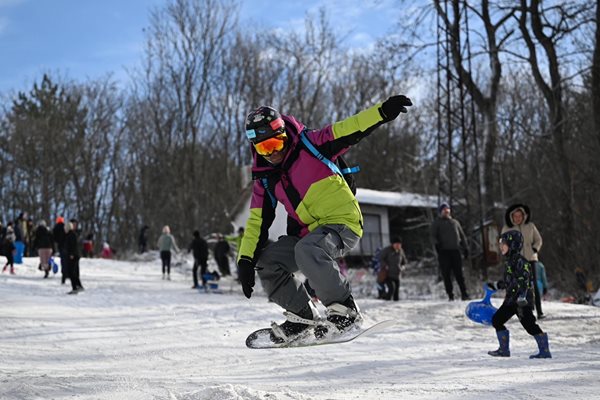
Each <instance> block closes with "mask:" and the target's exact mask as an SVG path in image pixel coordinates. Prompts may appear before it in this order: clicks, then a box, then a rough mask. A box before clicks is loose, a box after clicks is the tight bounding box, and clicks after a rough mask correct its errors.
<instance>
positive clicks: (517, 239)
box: [500, 230, 523, 253]
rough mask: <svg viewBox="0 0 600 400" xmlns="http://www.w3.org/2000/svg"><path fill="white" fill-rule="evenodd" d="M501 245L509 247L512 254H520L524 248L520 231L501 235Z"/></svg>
mask: <svg viewBox="0 0 600 400" xmlns="http://www.w3.org/2000/svg"><path fill="white" fill-rule="evenodd" d="M500 243H504V244H506V245H507V246H508V248H509V252H510V253H519V252H520V251H521V249H522V248H523V235H522V234H521V232H519V231H515V230H512V231H507V232H504V233H503V234H502V235H500Z"/></svg>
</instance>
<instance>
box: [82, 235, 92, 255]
mask: <svg viewBox="0 0 600 400" xmlns="http://www.w3.org/2000/svg"><path fill="white" fill-rule="evenodd" d="M83 256H84V257H87V258H93V257H94V234H93V233H88V234H87V235H86V237H85V239H83Z"/></svg>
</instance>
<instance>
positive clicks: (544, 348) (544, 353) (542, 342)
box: [529, 333, 552, 358]
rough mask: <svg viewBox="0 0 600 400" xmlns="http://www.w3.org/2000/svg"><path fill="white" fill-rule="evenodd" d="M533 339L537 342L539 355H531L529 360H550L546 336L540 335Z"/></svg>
mask: <svg viewBox="0 0 600 400" xmlns="http://www.w3.org/2000/svg"><path fill="white" fill-rule="evenodd" d="M534 338H535V341H536V342H537V345H538V349H539V353H537V354H532V355H530V356H529V358H552V354H550V346H549V345H548V334H547V333H540V334H539V335H535V336H534Z"/></svg>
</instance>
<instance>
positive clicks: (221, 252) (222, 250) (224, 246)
mask: <svg viewBox="0 0 600 400" xmlns="http://www.w3.org/2000/svg"><path fill="white" fill-rule="evenodd" d="M230 250H231V247H230V246H229V243H227V241H226V240H225V238H224V237H223V235H221V234H220V233H219V234H217V243H216V244H215V248H214V250H213V253H214V255H215V261H216V262H217V265H218V266H219V272H220V273H221V276H228V275H231V269H230V268H229V251H230Z"/></svg>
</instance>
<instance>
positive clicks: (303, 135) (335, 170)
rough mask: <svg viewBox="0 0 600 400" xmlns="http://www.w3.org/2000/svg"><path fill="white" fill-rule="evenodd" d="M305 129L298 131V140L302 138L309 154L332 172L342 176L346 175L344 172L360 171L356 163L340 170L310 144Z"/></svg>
mask: <svg viewBox="0 0 600 400" xmlns="http://www.w3.org/2000/svg"><path fill="white" fill-rule="evenodd" d="M306 131H307V129H306V128H304V129H303V130H302V132H300V140H302V143H303V144H304V146H305V147H306V148H307V150H308V151H310V152H311V154H312V155H313V156H315V157H316V158H317V159H318V160H319V161H321V162H322V163H323V164H325V165H327V167H328V168H329V169H330V170H331V171H332V172H333V173H334V174H337V175H339V176H341V177H344V175H346V174H354V173H356V172H358V171H360V167H359V166H358V165H357V166H355V167H349V168H344V169H342V170H340V168H339V167H338V166H337V165H336V164H335V163H334V162H333V161H331V160H330V159H328V158H327V157H325V156H324V155H323V154H322V153H321V152H320V151H319V150H317V148H316V147H315V145H314V144H312V142H311V141H310V140H309V139H308V137H306Z"/></svg>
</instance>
